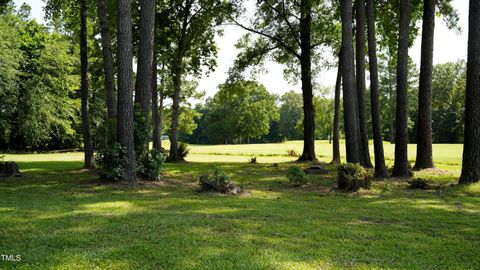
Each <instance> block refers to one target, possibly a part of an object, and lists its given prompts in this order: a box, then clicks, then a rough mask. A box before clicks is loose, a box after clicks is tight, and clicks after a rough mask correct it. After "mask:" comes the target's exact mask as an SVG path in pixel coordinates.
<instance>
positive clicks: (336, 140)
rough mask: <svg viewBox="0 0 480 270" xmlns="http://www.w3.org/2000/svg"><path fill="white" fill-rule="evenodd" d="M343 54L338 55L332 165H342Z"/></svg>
mask: <svg viewBox="0 0 480 270" xmlns="http://www.w3.org/2000/svg"><path fill="white" fill-rule="evenodd" d="M342 62H343V61H342V52H341V51H340V53H339V54H338V71H337V81H336V82H335V113H334V115H333V144H332V146H333V159H332V164H340V163H341V160H340V106H341V97H340V95H341V91H342V65H343V63H342Z"/></svg>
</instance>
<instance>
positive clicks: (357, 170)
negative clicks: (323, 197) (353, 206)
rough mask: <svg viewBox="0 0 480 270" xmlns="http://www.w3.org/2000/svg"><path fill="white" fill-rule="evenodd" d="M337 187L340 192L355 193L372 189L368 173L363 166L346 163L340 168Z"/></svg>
mask: <svg viewBox="0 0 480 270" xmlns="http://www.w3.org/2000/svg"><path fill="white" fill-rule="evenodd" d="M337 185H338V189H339V190H343V191H347V192H355V191H358V190H359V189H360V188H365V189H370V186H371V181H370V177H369V174H368V172H367V171H366V170H365V169H364V168H363V167H362V166H360V165H358V164H353V163H346V164H342V165H340V166H339V167H338V178H337Z"/></svg>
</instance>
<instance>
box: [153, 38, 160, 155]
mask: <svg viewBox="0 0 480 270" xmlns="http://www.w3.org/2000/svg"><path fill="white" fill-rule="evenodd" d="M157 65H158V63H157V50H156V45H155V44H154V50H153V64H152V125H153V135H152V141H153V149H155V150H157V151H159V152H161V151H162V138H161V137H162V134H161V132H160V126H159V113H158V82H157V76H158V74H157Z"/></svg>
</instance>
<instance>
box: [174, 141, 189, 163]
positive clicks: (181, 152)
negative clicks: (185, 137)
mask: <svg viewBox="0 0 480 270" xmlns="http://www.w3.org/2000/svg"><path fill="white" fill-rule="evenodd" d="M177 152H178V157H179V158H180V160H185V158H186V157H187V156H188V153H190V149H189V148H188V144H186V143H183V142H181V143H180V144H179V145H178V150H177Z"/></svg>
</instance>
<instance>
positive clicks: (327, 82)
mask: <svg viewBox="0 0 480 270" xmlns="http://www.w3.org/2000/svg"><path fill="white" fill-rule="evenodd" d="M23 2H26V3H28V4H29V5H30V6H31V7H32V16H33V17H34V18H36V19H37V20H38V21H40V22H44V12H43V6H44V2H43V1H42V0H15V3H16V4H17V6H20V5H21V4H22V3H23ZM453 6H454V7H455V8H456V9H457V10H458V12H459V14H460V27H461V29H462V31H461V33H457V32H455V31H453V30H449V29H448V28H447V27H446V25H445V23H444V22H443V19H442V18H439V17H437V19H436V25H435V47H434V64H441V63H446V62H454V61H457V60H459V59H466V58H467V43H468V42H467V41H468V35H467V34H468V1H466V0H454V1H453ZM243 34H245V31H243V30H242V29H239V28H238V27H236V26H231V25H230V26H226V27H225V29H224V35H223V36H221V37H219V36H217V37H216V41H217V46H218V48H219V52H218V59H217V67H216V69H215V71H214V72H210V74H209V75H204V76H202V78H201V79H200V80H199V82H200V85H199V89H198V90H199V91H205V92H206V94H207V96H213V95H214V94H215V92H216V91H217V86H218V85H219V84H221V83H223V82H225V79H226V78H227V72H228V69H229V68H230V67H231V66H232V64H233V61H234V60H235V58H236V56H237V53H238V51H237V49H236V48H235V43H236V41H237V40H238V39H239V38H240V37H241V36H242V35H243ZM420 44H421V35H419V36H418V38H417V39H416V40H415V43H414V46H413V47H412V48H410V50H409V55H410V57H412V59H413V60H414V61H415V63H416V64H417V65H418V66H420V51H421V50H420V47H421V46H420ZM265 69H266V70H267V73H264V74H261V75H259V76H258V77H257V80H258V81H259V82H260V83H262V84H264V85H265V86H266V88H267V89H268V90H269V91H270V92H271V93H275V94H278V95H282V94H283V93H285V92H288V91H290V90H294V91H296V92H300V91H301V88H300V85H299V84H296V85H295V84H291V83H289V82H287V81H286V80H285V79H284V77H283V70H284V67H283V66H282V65H279V64H277V63H275V62H272V61H269V62H267V63H266V65H265ZM335 79H336V69H333V70H325V71H322V72H321V73H320V74H319V77H318V78H316V80H317V81H318V82H319V83H320V85H321V86H322V87H332V88H333V85H334V84H335Z"/></svg>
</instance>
